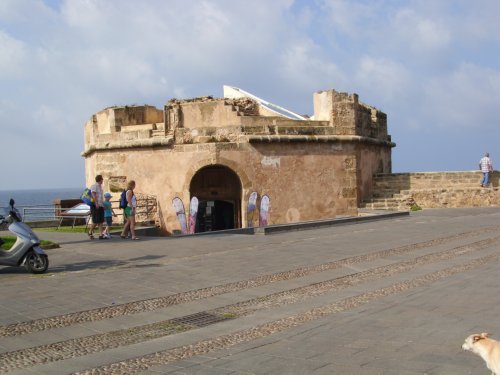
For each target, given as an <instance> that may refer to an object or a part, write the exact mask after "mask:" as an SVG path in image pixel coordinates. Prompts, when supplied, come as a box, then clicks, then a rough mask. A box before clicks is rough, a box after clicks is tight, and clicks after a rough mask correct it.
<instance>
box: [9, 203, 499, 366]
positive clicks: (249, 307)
mask: <svg viewBox="0 0 500 375" xmlns="http://www.w3.org/2000/svg"><path fill="white" fill-rule="evenodd" d="M41 236H42V238H48V239H49V238H50V239H54V240H57V241H59V242H60V243H61V244H62V248H61V249H54V250H50V251H49V257H50V261H51V266H50V270H49V273H47V274H46V275H43V276H32V275H30V274H27V273H25V272H24V271H23V270H21V269H15V268H7V267H5V268H0V281H1V282H0V293H1V294H0V295H2V304H1V307H0V373H8V374H482V373H484V374H488V373H489V372H488V371H487V369H486V367H485V366H484V364H483V362H482V360H481V359H480V358H479V357H476V356H474V355H472V354H470V353H465V352H462V351H461V348H460V346H461V343H462V341H463V339H464V338H465V337H466V336H468V335H469V334H471V333H474V332H483V331H488V332H490V333H491V334H492V335H493V337H495V336H497V337H500V321H497V315H496V312H497V311H498V307H497V306H498V303H499V302H500V297H499V296H500V294H499V292H500V283H498V276H497V275H498V273H499V271H500V262H499V260H500V208H476V209H448V210H426V211H423V212H419V213H416V214H412V215H411V216H409V217H402V218H395V219H391V220H383V221H374V222H366V223H360V224H354V225H348V226H342V227H331V228H322V229H312V230H307V231H300V232H288V233H281V234H274V235H268V236H249V235H213V236H209V237H207V236H204V237H191V238H182V239H175V238H143V240H141V241H124V240H121V239H112V240H111V241H92V242H90V241H88V240H87V239H86V238H85V236H82V235H78V234H76V235H75V234H72V235H69V234H59V233H41Z"/></svg>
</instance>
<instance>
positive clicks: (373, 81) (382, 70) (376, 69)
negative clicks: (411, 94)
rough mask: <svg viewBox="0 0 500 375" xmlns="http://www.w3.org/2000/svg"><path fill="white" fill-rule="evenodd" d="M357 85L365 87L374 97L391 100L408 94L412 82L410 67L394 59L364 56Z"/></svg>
mask: <svg viewBox="0 0 500 375" xmlns="http://www.w3.org/2000/svg"><path fill="white" fill-rule="evenodd" d="M355 78H356V80H355V82H356V86H357V87H360V88H364V89H365V90H366V91H367V92H369V93H371V95H372V96H373V97H380V99H381V101H385V102H390V101H394V100H399V99H401V98H402V97H403V96H406V92H407V91H408V89H409V87H410V86H411V84H412V77H411V73H410V72H409V71H408V69H407V68H406V67H405V66H404V65H402V64H401V63H398V62H396V61H393V60H389V59H385V58H375V57H372V56H364V57H362V58H361V60H360V62H359V64H358V69H357V71H356V76H355Z"/></svg>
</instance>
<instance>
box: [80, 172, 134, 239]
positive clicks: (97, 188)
mask: <svg viewBox="0 0 500 375" xmlns="http://www.w3.org/2000/svg"><path fill="white" fill-rule="evenodd" d="M103 182H104V179H103V177H102V175H97V176H96V178H95V184H93V185H92V186H91V187H90V191H91V193H92V199H93V204H91V205H90V215H91V216H92V224H91V226H90V230H89V232H88V235H89V238H90V239H91V240H93V239H94V238H95V237H94V230H95V228H96V227H98V228H99V239H100V240H104V239H109V238H111V234H110V228H111V225H112V223H113V217H116V213H115V211H114V210H113V207H112V204H111V198H112V197H113V196H112V195H111V193H109V192H106V193H104V192H103V189H102V184H103ZM134 189H135V181H133V180H132V181H129V182H128V184H127V190H126V193H125V194H126V200H127V206H126V207H125V208H124V209H123V214H124V216H125V219H126V222H125V225H124V227H123V230H122V232H121V234H120V237H121V238H124V239H125V238H131V239H132V240H138V239H139V237H137V236H136V235H135V215H136V210H137V198H136V196H135V194H134Z"/></svg>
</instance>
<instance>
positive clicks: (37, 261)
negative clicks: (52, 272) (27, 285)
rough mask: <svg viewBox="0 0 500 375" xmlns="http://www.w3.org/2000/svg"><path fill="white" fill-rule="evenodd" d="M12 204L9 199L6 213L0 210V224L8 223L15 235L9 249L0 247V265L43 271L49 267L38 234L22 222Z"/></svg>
mask: <svg viewBox="0 0 500 375" xmlns="http://www.w3.org/2000/svg"><path fill="white" fill-rule="evenodd" d="M14 204H15V202H14V200H13V199H11V200H10V202H9V206H10V209H9V211H8V213H6V212H5V210H4V212H0V225H2V224H8V228H9V231H11V232H12V233H14V234H15V235H16V237H17V239H16V242H15V243H14V245H12V247H11V248H10V249H9V250H4V249H1V248H0V266H14V267H16V266H17V267H25V268H26V270H28V271H29V272H32V273H44V272H45V271H47V268H48V267H49V257H48V256H47V254H46V253H45V252H44V251H43V249H42V248H41V247H40V239H39V238H38V236H37V235H36V234H35V233H34V232H33V231H32V230H31V228H30V227H29V226H28V225H26V224H25V223H23V222H22V218H21V214H20V212H19V210H18V209H17V208H15V207H14ZM0 241H1V240H0ZM0 245H1V243H0Z"/></svg>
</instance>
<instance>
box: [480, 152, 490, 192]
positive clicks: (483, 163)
mask: <svg viewBox="0 0 500 375" xmlns="http://www.w3.org/2000/svg"><path fill="white" fill-rule="evenodd" d="M479 169H480V170H481V172H483V178H482V179H481V187H489V186H490V174H491V172H493V163H492V162H491V159H490V154H489V153H488V152H487V153H486V154H485V155H484V157H483V158H482V159H481V160H479Z"/></svg>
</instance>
